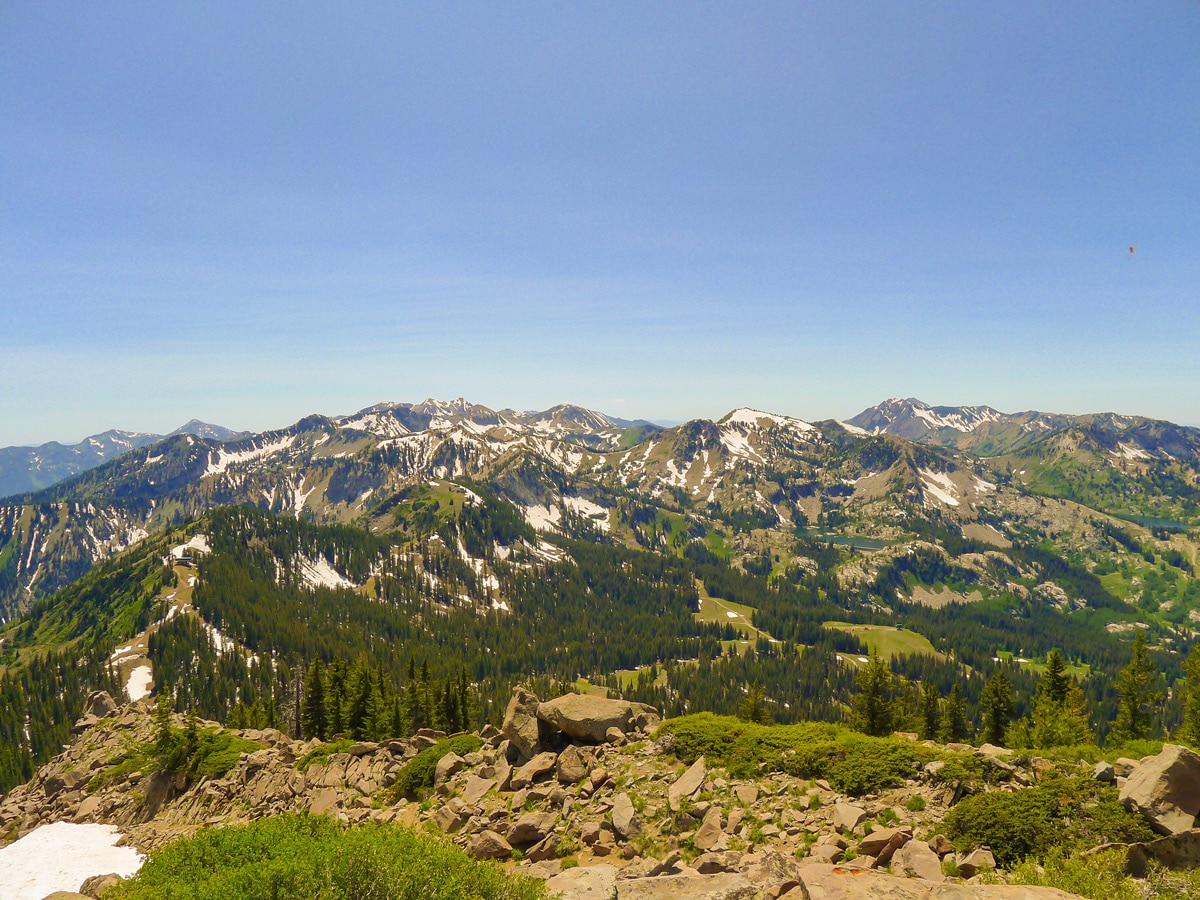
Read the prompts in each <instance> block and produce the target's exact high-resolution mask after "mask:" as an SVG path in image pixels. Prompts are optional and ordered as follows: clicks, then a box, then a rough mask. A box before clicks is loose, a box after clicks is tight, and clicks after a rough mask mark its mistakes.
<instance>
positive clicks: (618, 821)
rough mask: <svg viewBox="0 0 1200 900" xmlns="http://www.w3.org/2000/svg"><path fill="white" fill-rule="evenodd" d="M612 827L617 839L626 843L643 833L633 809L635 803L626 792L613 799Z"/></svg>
mask: <svg viewBox="0 0 1200 900" xmlns="http://www.w3.org/2000/svg"><path fill="white" fill-rule="evenodd" d="M612 826H613V831H614V832H615V833H616V835H617V837H619V838H621V840H624V841H627V840H629V839H631V838H633V837H636V836H637V835H639V834H641V832H642V826H641V825H640V824H639V822H638V816H637V812H636V811H635V810H634V808H633V801H632V800H630V799H629V795H628V794H626V793H624V792H622V793H620V794H617V796H615V797H614V798H613V807H612Z"/></svg>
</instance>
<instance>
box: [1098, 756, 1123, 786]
mask: <svg viewBox="0 0 1200 900" xmlns="http://www.w3.org/2000/svg"><path fill="white" fill-rule="evenodd" d="M1092 777H1093V778H1095V779H1096V780H1097V781H1103V782H1105V783H1107V784H1113V783H1115V782H1116V780H1117V770H1116V769H1115V768H1113V764H1112V763H1107V762H1104V761H1103V760H1101V761H1100V762H1098V763H1096V766H1095V768H1093V769H1092Z"/></svg>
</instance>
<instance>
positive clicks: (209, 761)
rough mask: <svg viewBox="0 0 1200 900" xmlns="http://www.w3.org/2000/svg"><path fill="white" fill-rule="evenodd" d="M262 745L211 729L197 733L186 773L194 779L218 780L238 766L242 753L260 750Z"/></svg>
mask: <svg viewBox="0 0 1200 900" xmlns="http://www.w3.org/2000/svg"><path fill="white" fill-rule="evenodd" d="M262 748H263V745H262V744H260V743H258V742H257V741H248V740H246V739H245V738H242V737H238V736H237V735H235V734H229V733H228V732H221V733H219V734H218V733H217V732H216V731H213V730H211V729H207V728H206V729H202V730H201V731H199V732H198V740H197V743H196V750H195V752H194V753H192V756H191V759H190V760H189V762H188V773H189V774H190V775H192V776H194V777H196V778H203V777H204V776H206V775H207V776H210V777H213V778H219V777H220V776H222V775H224V774H225V773H226V772H228V771H229V770H230V769H232V768H233V767H234V766H236V765H237V764H238V758H239V757H240V756H241V755H242V754H243V753H253V752H254V751H256V750H261V749H262Z"/></svg>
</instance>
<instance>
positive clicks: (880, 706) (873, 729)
mask: <svg viewBox="0 0 1200 900" xmlns="http://www.w3.org/2000/svg"><path fill="white" fill-rule="evenodd" d="M852 722H853V725H854V728H856V729H857V730H859V731H861V732H863V733H864V734H869V735H872V736H874V737H884V736H885V735H889V734H891V733H892V667H891V666H890V665H889V664H888V663H887V661H886V660H884V659H882V658H881V657H880V655H879V653H878V652H877V651H874V650H872V651H871V658H870V660H868V662H867V664H866V665H865V666H864V667H863V668H862V669H860V670H859V673H858V693H857V694H855V695H854V701H853V714H852Z"/></svg>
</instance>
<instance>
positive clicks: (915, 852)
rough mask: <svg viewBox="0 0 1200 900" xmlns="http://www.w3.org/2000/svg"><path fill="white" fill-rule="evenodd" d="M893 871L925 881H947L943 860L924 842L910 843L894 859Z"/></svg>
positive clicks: (897, 852)
mask: <svg viewBox="0 0 1200 900" xmlns="http://www.w3.org/2000/svg"><path fill="white" fill-rule="evenodd" d="M892 871H893V872H895V873H896V874H898V875H907V876H908V877H910V878H921V879H924V880H925V881H945V880H946V876H945V875H944V874H943V873H942V860H941V858H940V857H939V856H938V855H937V854H936V853H934V852H933V849H932V848H931V847H930V846H929V845H928V844H927V843H925V842H924V841H909V842H908V843H907V844H905V845H904V846H903V847H901V848H900V849H899V850H897V851H896V855H895V856H894V857H892Z"/></svg>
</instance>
